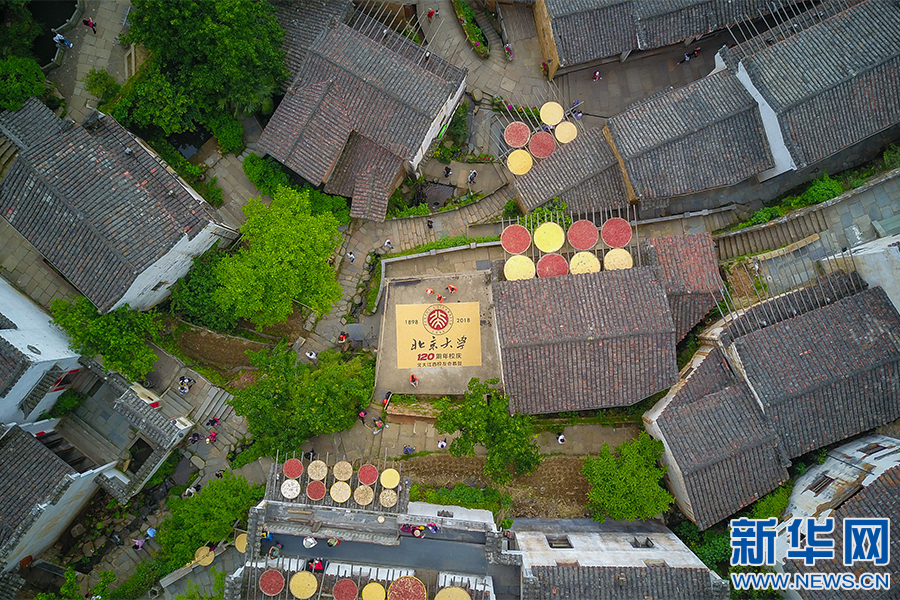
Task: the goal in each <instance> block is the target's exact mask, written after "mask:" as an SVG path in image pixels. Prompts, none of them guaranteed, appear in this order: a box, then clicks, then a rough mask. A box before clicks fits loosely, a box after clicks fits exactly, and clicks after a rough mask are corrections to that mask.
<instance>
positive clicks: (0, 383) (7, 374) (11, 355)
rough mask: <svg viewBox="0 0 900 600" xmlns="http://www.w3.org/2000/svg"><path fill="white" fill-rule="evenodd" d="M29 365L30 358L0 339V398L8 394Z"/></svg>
mask: <svg viewBox="0 0 900 600" xmlns="http://www.w3.org/2000/svg"><path fill="white" fill-rule="evenodd" d="M30 365H31V359H30V358H28V357H27V356H25V355H24V354H22V352H20V351H19V349H18V348H16V347H15V346H13V345H12V344H10V343H9V342H7V341H6V340H5V339H3V338H2V337H0V398H3V397H5V396H6V394H8V393H9V390H11V389H12V388H13V386H14V385H16V382H18V381H19V378H21V377H22V375H23V374H24V373H25V371H27V370H28V367H29V366H30Z"/></svg>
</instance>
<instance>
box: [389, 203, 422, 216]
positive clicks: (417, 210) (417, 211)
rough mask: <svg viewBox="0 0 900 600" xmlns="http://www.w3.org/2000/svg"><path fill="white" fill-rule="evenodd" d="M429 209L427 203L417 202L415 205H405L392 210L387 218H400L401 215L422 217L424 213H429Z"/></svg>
mask: <svg viewBox="0 0 900 600" xmlns="http://www.w3.org/2000/svg"><path fill="white" fill-rule="evenodd" d="M430 214H431V209H430V208H428V203H427V202H423V203H422V204H417V205H415V206H407V207H406V208H404V209H402V210H399V211H397V212H394V213H393V214H390V215H388V218H389V219H402V218H403V217H422V216H425V215H430Z"/></svg>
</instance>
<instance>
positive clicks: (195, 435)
mask: <svg viewBox="0 0 900 600" xmlns="http://www.w3.org/2000/svg"><path fill="white" fill-rule="evenodd" d="M201 439H203V436H202V435H200V434H199V433H196V432H194V433H192V434H191V437H189V438H188V443H189V444H196V443H197V442H199V441H200V440H201Z"/></svg>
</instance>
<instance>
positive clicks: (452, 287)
mask: <svg viewBox="0 0 900 600" xmlns="http://www.w3.org/2000/svg"><path fill="white" fill-rule="evenodd" d="M455 291H456V286H455V285H453V284H452V283H451V284H450V285H448V286H447V292H448V295H449V294H452V293H453V292H455Z"/></svg>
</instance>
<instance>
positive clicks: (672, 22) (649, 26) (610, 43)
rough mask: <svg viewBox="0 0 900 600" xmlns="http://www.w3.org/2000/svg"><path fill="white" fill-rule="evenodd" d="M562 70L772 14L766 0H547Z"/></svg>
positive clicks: (660, 45)
mask: <svg viewBox="0 0 900 600" xmlns="http://www.w3.org/2000/svg"><path fill="white" fill-rule="evenodd" d="M547 10H548V12H549V13H550V15H551V24H552V27H553V38H554V40H555V41H556V47H557V51H558V52H559V56H560V63H561V65H562V66H569V65H575V64H580V63H585V62H590V61H592V60H597V59H600V58H606V57H608V56H613V55H615V54H621V53H622V52H626V51H629V50H638V49H640V50H648V49H651V48H659V47H662V46H668V45H669V44H674V43H676V42H680V41H683V40H686V39H688V38H692V37H696V36H698V35H703V34H706V33H709V32H711V31H715V30H717V29H722V28H724V27H726V26H727V25H731V24H734V23H736V22H738V21H741V20H743V17H744V15H747V14H751V15H753V16H754V17H756V16H757V11H758V10H762V11H763V12H768V10H769V6H768V3H767V2H766V1H765V0H636V1H633V2H632V1H627V0H578V1H567V0H547Z"/></svg>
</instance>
